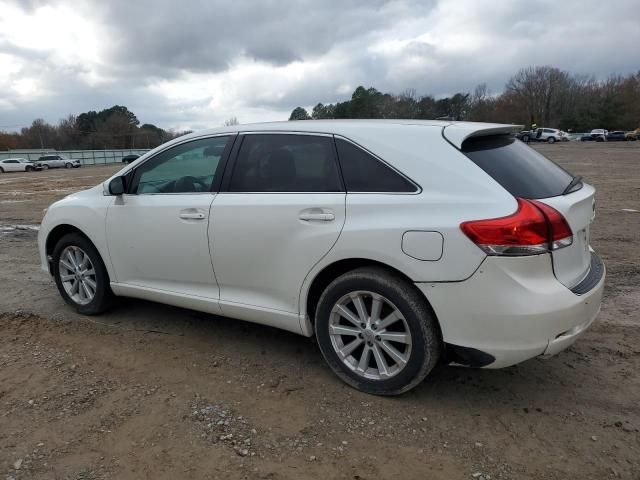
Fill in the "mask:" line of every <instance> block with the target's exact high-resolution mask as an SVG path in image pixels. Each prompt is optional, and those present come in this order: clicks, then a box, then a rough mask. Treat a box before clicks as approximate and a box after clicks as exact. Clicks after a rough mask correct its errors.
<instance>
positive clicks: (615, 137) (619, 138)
mask: <svg viewBox="0 0 640 480" xmlns="http://www.w3.org/2000/svg"><path fill="white" fill-rule="evenodd" d="M625 140H626V136H625V133H624V132H623V131H622V130H615V131H613V132H609V133H607V142H624V141H625Z"/></svg>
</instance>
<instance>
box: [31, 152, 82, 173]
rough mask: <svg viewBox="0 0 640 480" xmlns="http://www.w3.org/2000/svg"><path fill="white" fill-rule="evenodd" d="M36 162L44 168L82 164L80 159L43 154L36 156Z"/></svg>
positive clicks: (70, 166)
mask: <svg viewBox="0 0 640 480" xmlns="http://www.w3.org/2000/svg"><path fill="white" fill-rule="evenodd" d="M37 163H38V165H40V166H41V167H42V168H43V169H44V170H48V169H49V168H80V167H81V166H82V163H80V160H78V159H70V158H66V157H64V156H62V155H43V156H42V157H40V158H38V161H37Z"/></svg>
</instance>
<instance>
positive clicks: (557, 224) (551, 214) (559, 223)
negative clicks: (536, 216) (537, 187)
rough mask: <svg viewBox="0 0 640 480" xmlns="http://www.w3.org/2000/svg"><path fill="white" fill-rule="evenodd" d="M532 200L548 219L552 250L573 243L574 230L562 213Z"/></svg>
mask: <svg viewBox="0 0 640 480" xmlns="http://www.w3.org/2000/svg"><path fill="white" fill-rule="evenodd" d="M530 202H531V203H533V204H534V205H535V206H536V207H538V208H539V209H540V211H541V212H542V213H543V215H544V216H545V218H546V219H547V223H548V224H549V229H550V231H551V234H550V236H551V239H550V241H549V243H550V244H551V250H557V249H558V248H562V247H566V246H569V245H571V244H572V243H573V232H572V231H571V227H570V226H569V224H568V223H567V220H566V219H565V218H564V217H563V216H562V214H561V213H560V212H559V211H557V210H556V209H555V208H553V207H550V206H549V205H547V204H545V203H542V202H538V201H537V200H530Z"/></svg>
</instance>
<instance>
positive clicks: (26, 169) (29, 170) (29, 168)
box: [25, 167, 33, 172]
mask: <svg viewBox="0 0 640 480" xmlns="http://www.w3.org/2000/svg"><path fill="white" fill-rule="evenodd" d="M25 171H27V172H33V167H26V168H25Z"/></svg>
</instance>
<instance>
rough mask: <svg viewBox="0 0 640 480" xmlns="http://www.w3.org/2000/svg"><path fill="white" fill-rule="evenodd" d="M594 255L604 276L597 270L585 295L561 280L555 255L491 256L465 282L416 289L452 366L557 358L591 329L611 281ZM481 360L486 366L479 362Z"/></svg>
mask: <svg viewBox="0 0 640 480" xmlns="http://www.w3.org/2000/svg"><path fill="white" fill-rule="evenodd" d="M593 255H594V256H595V258H596V259H597V262H598V264H599V265H600V270H599V272H596V271H595V270H594V269H593V267H592V271H593V272H594V273H593V274H592V272H590V273H589V275H588V276H587V278H585V280H583V282H585V281H587V279H590V281H591V284H590V285H589V286H590V288H589V289H588V290H587V289H584V291H582V290H581V292H582V293H581V294H576V293H574V292H572V291H571V290H570V289H568V288H567V287H565V286H564V285H562V284H561V283H560V282H559V281H558V280H557V279H556V278H555V276H554V274H553V267H552V262H551V257H550V255H537V256H531V257H519V258H508V257H487V258H486V259H485V261H484V262H483V264H482V265H481V266H480V267H479V268H478V270H477V271H476V273H475V274H474V275H473V276H471V277H470V278H469V279H467V280H465V281H463V282H452V283H418V284H416V285H417V286H418V287H419V288H420V289H421V291H422V292H423V293H424V294H425V296H426V297H427V299H428V300H429V302H430V303H431V305H432V307H433V309H434V311H435V313H436V316H437V317H438V320H439V322H440V326H441V329H442V335H443V338H444V341H445V343H446V344H447V345H448V347H449V350H451V351H452V353H453V355H452V356H451V357H452V360H453V361H454V362H456V363H462V364H467V365H472V366H483V367H487V368H501V367H507V366H510V365H514V364H516V363H519V362H522V361H524V360H527V359H530V358H533V357H536V356H539V355H545V356H550V355H554V354H556V353H558V352H559V351H561V350H563V349H565V348H567V347H568V346H569V345H571V344H572V343H573V342H574V341H575V340H576V339H577V338H578V337H579V336H580V335H581V334H582V333H584V331H585V330H586V329H587V328H588V327H589V325H591V323H592V322H593V320H594V319H595V318H596V316H597V315H598V313H599V311H600V304H601V301H602V292H603V289H604V279H605V269H604V265H603V264H602V262H601V261H600V260H599V258H598V257H597V256H596V255H595V253H594V254H593ZM592 265H593V262H592ZM583 282H581V283H583ZM576 287H577V286H576ZM576 287H574V289H575V288H576ZM459 352H460V353H461V354H460V355H458V353H459ZM470 352H471V353H470ZM478 358H480V359H482V361H480V362H474V359H478Z"/></svg>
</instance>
